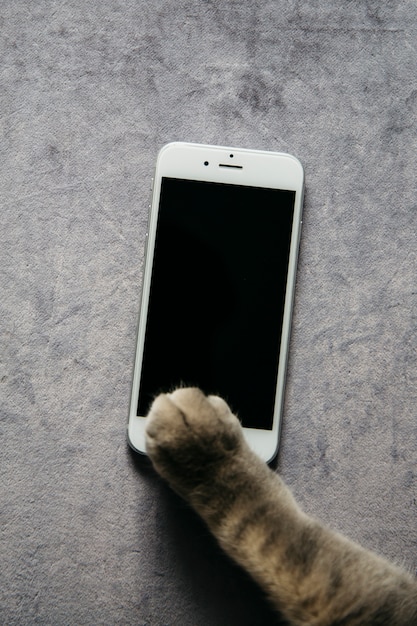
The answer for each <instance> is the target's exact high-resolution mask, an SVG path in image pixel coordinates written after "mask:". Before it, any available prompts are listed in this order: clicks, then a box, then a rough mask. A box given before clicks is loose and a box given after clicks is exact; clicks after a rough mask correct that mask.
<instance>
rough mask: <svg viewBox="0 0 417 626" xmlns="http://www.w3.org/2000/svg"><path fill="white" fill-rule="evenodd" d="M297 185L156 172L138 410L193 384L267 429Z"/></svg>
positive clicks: (252, 424) (142, 411) (249, 422)
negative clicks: (267, 185)
mask: <svg viewBox="0 0 417 626" xmlns="http://www.w3.org/2000/svg"><path fill="white" fill-rule="evenodd" d="M294 200H295V192H294V191H285V190H277V189H265V188H260V187H247V186H241V185H229V184H223V183H210V182H201V181H192V180H183V179H177V178H163V179H162V187H161V195H160V206H159V216H158V222H157V231H156V240H155V249H154V259H153V269H152V278H151V285H150V295H149V305H148V317H147V323H146V334H145V342H144V351H143V360H142V370H141V378H140V388H139V400H138V411H137V413H138V415H146V414H147V412H148V410H149V407H150V404H151V402H152V400H153V399H154V397H155V396H156V395H157V394H158V393H160V392H167V391H172V390H173V389H174V388H176V387H178V386H197V387H200V388H201V389H202V390H203V391H204V392H205V393H207V394H215V395H220V396H221V397H223V398H224V399H225V400H226V401H227V402H228V404H229V406H230V407H231V409H232V411H233V412H234V413H235V414H237V415H238V417H239V419H240V420H241V422H242V424H243V425H244V426H246V427H249V428H262V429H271V428H272V420H273V412H274V404H275V393H276V384H277V372H278V360H279V353H280V343H281V332H282V321H283V309H284V300H285V289H286V284H287V273H288V261H289V251H290V241H291V232H292V223H293V215H294Z"/></svg>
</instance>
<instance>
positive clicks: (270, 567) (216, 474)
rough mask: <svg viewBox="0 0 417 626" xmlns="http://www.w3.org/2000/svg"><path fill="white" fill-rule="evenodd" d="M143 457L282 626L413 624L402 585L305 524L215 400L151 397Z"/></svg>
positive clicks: (384, 566) (192, 394) (345, 544)
mask: <svg viewBox="0 0 417 626" xmlns="http://www.w3.org/2000/svg"><path fill="white" fill-rule="evenodd" d="M147 451H148V454H149V456H150V458H151V460H152V462H153V464H154V466H155V468H156V470H157V471H158V472H159V473H160V474H161V476H163V477H164V478H165V479H166V480H167V481H168V482H169V483H170V485H171V486H172V487H173V489H175V490H176V491H177V492H178V493H179V494H180V495H181V496H182V497H184V498H185V499H186V500H188V502H189V503H190V504H191V505H192V506H193V507H194V509H195V510H196V511H197V512H198V513H199V514H200V515H201V517H202V518H203V519H204V520H205V521H206V523H207V525H208V526H209V528H210V530H211V531H212V532H213V534H214V535H215V536H216V538H217V539H218V541H219V543H220V544H221V546H222V547H223V549H224V550H225V551H226V552H227V553H228V554H229V555H230V556H231V557H232V558H233V559H234V560H235V561H236V562H238V563H239V564H240V565H241V566H242V567H243V568H244V569H246V570H247V571H248V572H249V574H251V575H252V577H253V578H254V579H255V580H256V581H257V582H258V583H259V584H260V586H261V587H262V588H263V589H264V590H265V591H266V593H267V594H268V596H269V597H270V599H271V600H272V602H273V603H274V605H275V606H276V607H277V608H278V609H279V610H280V611H281V612H282V614H283V615H284V616H285V617H286V618H287V619H289V620H290V622H291V623H292V624H294V625H297V626H307V625H308V626H316V625H317V626H319V625H320V626H325V625H327V624H328V625H330V624H344V625H345V626H348V625H349V626H353V625H358V626H359V625H362V626H364V625H366V624H390V625H391V626H395V625H396V624H398V625H402V626H405V625H408V624H409V625H410V626H411V624H414V625H415V624H417V587H416V586H415V582H414V581H413V580H412V578H411V577H409V576H408V575H407V574H405V573H404V572H402V571H401V570H399V569H397V568H395V567H394V566H392V565H390V564H389V563H388V562H386V561H384V560H383V559H380V558H379V557H377V556H376V555H374V554H372V553H370V552H367V551H366V550H364V549H362V548H361V547H359V546H357V545H356V544H353V543H352V542H350V541H348V540H347V539H345V538H344V537H342V536H340V535H337V534H336V533H333V532H331V531H329V530H327V529H325V528H324V527H323V526H322V525H320V524H319V523H318V522H317V521H315V520H313V519H312V518H310V517H308V516H307V515H305V514H304V513H303V512H302V511H301V509H300V508H299V507H298V505H297V504H296V502H295V500H294V498H293V496H292V494H291V492H290V491H289V489H288V488H287V487H286V486H285V484H284V483H283V481H282V480H281V479H280V477H279V476H278V475H277V474H276V473H274V472H273V471H271V470H270V469H269V468H268V467H267V466H266V465H265V464H264V463H263V462H262V461H261V460H260V459H259V458H258V457H257V456H256V455H255V454H254V453H253V452H252V451H251V450H250V449H249V447H248V446H247V444H246V442H245V440H244V438H243V433H242V429H241V427H240V424H239V422H238V420H237V418H236V417H235V416H234V415H232V413H231V412H230V409H229V407H228V406H227V404H226V403H225V402H224V401H223V400H222V399H220V398H218V397H215V396H209V397H206V396H205V395H204V394H203V393H202V392H201V391H199V390H198V389H179V390H177V391H175V392H174V393H172V394H165V395H161V396H159V397H158V398H157V399H156V400H155V402H154V403H153V405H152V408H151V410H150V413H149V416H148V423H147Z"/></svg>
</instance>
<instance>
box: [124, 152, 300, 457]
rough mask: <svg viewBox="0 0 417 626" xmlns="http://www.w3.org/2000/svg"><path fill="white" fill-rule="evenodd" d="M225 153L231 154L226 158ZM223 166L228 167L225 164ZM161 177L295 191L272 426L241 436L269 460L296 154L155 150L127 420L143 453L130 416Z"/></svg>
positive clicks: (293, 248) (290, 286)
mask: <svg viewBox="0 0 417 626" xmlns="http://www.w3.org/2000/svg"><path fill="white" fill-rule="evenodd" d="M230 155H233V156H232V157H231V156H230ZM206 162H208V165H206V164H205V163H206ZM228 165H229V166H232V167H228ZM238 166H241V167H238ZM164 177H167V178H180V179H184V180H196V181H204V182H215V183H226V184H232V185H233V184H235V185H245V186H253V187H266V188H270V189H283V190H288V191H295V201H294V217H293V228H292V235H291V245H290V255H289V263H288V274H287V286H286V294H285V307H284V316H283V323H282V336H281V349H280V358H279V366H278V377H277V385H276V392H275V407H274V416H273V426H272V429H271V430H262V429H254V428H246V427H245V428H243V431H244V435H245V438H246V440H247V441H248V443H249V445H250V447H251V448H252V449H253V450H254V451H255V452H256V453H257V454H258V455H259V456H260V457H261V458H262V459H263V460H264V461H266V462H270V461H271V460H272V459H273V458H274V457H275V456H276V454H277V450H278V445H279V439H280V431H281V423H282V408H283V401H284V393H285V377H286V370H287V360H288V348H289V338H290V331H291V316H292V308H293V299H294V290H295V280H296V268H297V259H298V250H299V240H300V234H301V225H302V207H303V191H304V171H303V167H302V165H301V163H300V161H299V160H298V159H297V158H296V157H294V156H292V155H289V154H285V153H280V152H265V151H260V150H247V149H243V148H234V147H227V146H211V145H207V146H206V145H204V144H191V143H183V142H174V143H169V144H167V145H165V146H164V147H163V148H162V149H161V150H160V152H159V154H158V158H157V162H156V167H155V174H154V179H153V189H152V202H151V205H150V213H149V222H148V232H147V234H146V254H145V266H144V273H143V281H142V285H143V286H142V294H141V307H140V316H139V323H138V329H137V340H136V356H135V365H134V373H133V382H132V390H131V398H130V408H129V424H128V441H129V444H130V446H131V447H132V448H133V449H134V450H136V451H137V452H140V453H142V454H146V442H145V417H139V416H137V415H136V407H137V402H138V395H139V382H140V376H141V365H142V353H143V345H144V338H145V330H146V319H147V312H148V303H149V289H150V281H151V274H152V265H153V256H154V244H155V236H156V227H157V221H158V212H159V199H160V193H161V181H162V178H164Z"/></svg>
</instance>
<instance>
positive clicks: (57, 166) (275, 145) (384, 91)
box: [0, 0, 417, 626]
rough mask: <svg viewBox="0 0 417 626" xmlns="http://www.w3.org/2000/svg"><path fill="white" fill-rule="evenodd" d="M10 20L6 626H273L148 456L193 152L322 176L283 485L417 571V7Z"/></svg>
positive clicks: (88, 6)
mask: <svg viewBox="0 0 417 626" xmlns="http://www.w3.org/2000/svg"><path fill="white" fill-rule="evenodd" d="M0 8H1V11H0V14H1V42H0V43H1V56H0V58H1V100H0V110H1V125H2V126H1V127H2V141H1V144H0V151H1V174H0V193H1V205H2V206H1V247H0V276H1V283H0V287H1V300H0V310H1V325H0V327H1V328H0V329H1V354H0V356H1V371H0V380H1V383H0V385H1V387H0V389H1V436H2V444H1V457H0V458H1V488H0V489H1V509H0V516H1V547H0V549H1V578H0V594H1V596H0V598H1V599H0V622H1V623H2V624H8V625H14V624H19V625H20V624H24V625H29V624H35V623H39V624H51V625H61V624H62V625H64V624H79V625H82V624H135V625H137V626H140V625H142V626H144V625H145V624H146V625H151V626H163V625H167V624H169V625H176V624H181V625H182V626H187V625H189V626H191V625H193V626H195V625H196V624H198V625H199V626H212V625H213V626H223V625H224V626H234V625H235V624H236V625H237V624H239V625H240V624H242V625H243V626H245V625H256V624H267V623H272V614H271V613H270V612H269V609H268V608H267V607H266V606H265V605H264V603H263V601H262V599H261V597H260V595H259V594H257V592H256V589H255V587H254V586H253V585H252V584H251V583H250V582H249V581H248V580H246V578H245V577H244V576H242V575H241V574H240V572H239V571H238V570H237V569H235V568H234V567H233V566H232V565H231V564H230V563H229V562H228V561H227V559H225V558H224V557H223V555H222V554H220V553H219V552H218V550H217V549H216V546H215V544H214V542H212V540H211V538H210V537H208V535H207V533H206V531H205V529H204V527H203V526H202V525H201V524H200V523H199V521H198V520H196V519H195V518H194V516H193V515H192V514H191V513H190V512H189V511H188V510H187V509H186V508H185V507H184V506H183V505H182V503H181V502H180V501H179V500H178V499H177V498H176V497H174V496H173V495H172V494H171V493H170V492H169V491H168V489H166V488H165V486H163V485H162V484H161V483H160V482H159V481H158V480H157V479H156V478H155V476H154V475H153V473H152V472H151V471H150V470H149V469H147V468H146V466H145V467H143V466H142V465H141V464H140V463H139V462H138V461H137V460H135V458H134V456H133V455H132V454H130V453H129V451H128V449H127V446H126V440H125V429H126V420H127V409H128V395H129V386H130V378H131V365H132V361H133V352H134V339H135V327H136V317H137V309H138V300H139V291H140V285H141V270H142V262H143V245H144V235H145V227H146V220H147V204H148V197H149V181H150V177H151V175H152V169H153V166H154V161H155V156H156V153H157V150H158V149H159V148H160V147H161V146H162V145H163V144H164V143H166V142H167V141H172V140H185V141H198V142H208V143H220V144H226V145H227V144H229V145H238V146H242V147H253V148H260V149H271V150H282V151H287V152H291V153H293V154H295V155H296V156H297V157H298V158H299V159H300V160H301V161H302V162H303V164H304V166H305V169H306V176H307V194H306V202H305V215H304V231H303V237H302V243H301V259H300V270H299V274H298V282H297V292H296V306H295V318H294V330H293V335H292V343H291V355H290V372H289V381H288V391H287V399H286V410H285V424H284V429H283V438H282V446H281V454H280V459H279V469H280V471H281V472H282V474H283V476H284V477H285V478H286V479H287V481H288V482H289V484H290V485H291V486H292V487H293V489H294V491H295V493H296V495H297V496H298V498H299V499H300V500H301V502H302V503H303V505H304V506H305V507H306V508H307V510H308V511H310V512H312V513H314V514H316V515H319V516H321V517H322V518H324V519H325V521H326V522H328V523H329V524H332V525H333V526H335V527H336V528H338V529H340V530H342V531H345V532H346V533H348V534H349V535H350V536H352V537H353V538H355V539H357V540H359V541H361V542H363V543H364V544H365V545H367V546H369V547H371V548H374V549H377V550H378V551H380V552H381V553H383V554H385V555H386V556H388V557H391V558H394V559H396V560H398V561H400V562H404V563H405V564H406V565H407V566H408V567H410V568H412V569H415V568H416V567H417V544H416V534H417V533H416V512H417V505H416V498H417V487H416V461H417V419H416V417H417V416H416V412H417V408H416V407H417V403H416V395H417V390H416V356H417V355H416V346H417V330H416V291H417V287H416V271H417V245H416V226H417V208H416V204H417V200H416V197H417V194H416V149H417V141H416V107H417V72H416V67H417V43H416V42H417V38H416V35H417V6H416V4H415V2H414V1H411V0H409V1H403V2H399V1H392V2H385V3H384V2H374V1H372V0H369V1H363V2H362V1H359V0H353V1H349V2H347V1H346V0H343V1H341V0H337V1H336V2H333V1H330V0H328V1H326V0H323V1H318V0H314V1H311V2H305V3H301V2H298V1H296V0H292V1H290V2H287V1H285V2H284V0H279V1H277V2H275V1H272V0H269V1H266V2H264V1H263V2H261V1H253V0H252V1H249V2H248V1H247V0H230V1H229V2H220V1H218V0H212V1H205V2H203V1H200V2H191V1H188V2H187V1H184V0H179V1H178V2H175V3H173V2H169V1H167V0H157V1H155V2H152V3H150V2H144V1H143V0H136V1H131V0H127V1H126V2H118V1H117V0H102V1H93V2H89V3H88V2H84V0H78V1H76V0H74V1H71V0H70V1H68V2H62V3H59V2H57V3H55V2H45V1H37V2H32V1H29V0H22V1H19V2H11V1H3V2H1V3H0ZM254 219H256V214H254Z"/></svg>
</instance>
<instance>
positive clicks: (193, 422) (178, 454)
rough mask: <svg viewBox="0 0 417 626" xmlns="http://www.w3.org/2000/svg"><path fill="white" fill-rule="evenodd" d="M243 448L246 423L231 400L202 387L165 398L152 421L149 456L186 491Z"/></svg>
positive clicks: (152, 414)
mask: <svg viewBox="0 0 417 626" xmlns="http://www.w3.org/2000/svg"><path fill="white" fill-rule="evenodd" d="M242 444H243V433H242V429H241V426H240V423H239V421H238V419H237V418H236V417H235V416H234V415H233V414H232V413H231V411H230V409H229V407H228V405H227V404H226V402H225V401H224V400H222V399H221V398H219V397H218V396H205V395H204V394H203V392H202V391H200V390H199V389H196V388H188V389H177V390H176V391H174V392H173V393H169V394H161V395H160V396H158V397H157V398H156V399H155V401H154V402H153V404H152V406H151V409H150V411H149V414H148V417H147V425H146V448H147V453H148V455H149V457H150V458H151V460H152V462H153V464H154V466H155V468H156V470H157V471H158V472H159V473H160V474H161V475H162V476H164V478H166V479H168V481H169V482H170V483H171V484H172V485H173V486H174V487H175V488H176V489H177V490H178V491H180V492H182V493H183V492H184V491H187V490H189V489H191V488H193V487H194V486H196V485H197V484H199V483H201V482H204V480H206V479H207V477H209V476H210V475H213V472H214V471H215V469H216V466H217V467H218V466H219V465H221V464H222V463H224V462H225V461H227V459H230V458H231V457H233V456H234V455H235V454H236V453H239V451H240V449H241V447H242Z"/></svg>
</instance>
